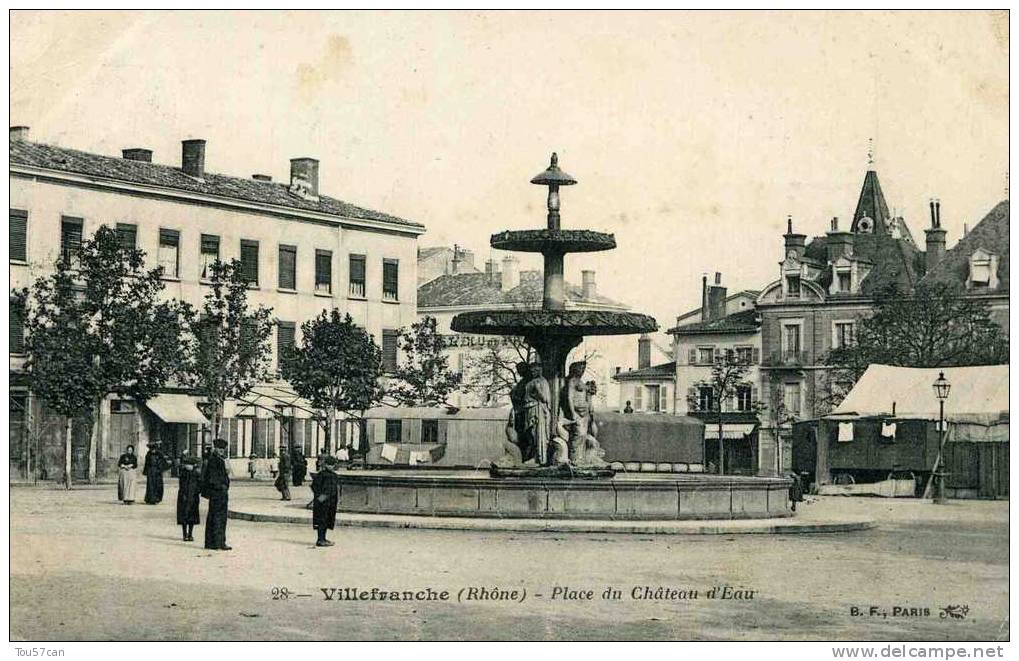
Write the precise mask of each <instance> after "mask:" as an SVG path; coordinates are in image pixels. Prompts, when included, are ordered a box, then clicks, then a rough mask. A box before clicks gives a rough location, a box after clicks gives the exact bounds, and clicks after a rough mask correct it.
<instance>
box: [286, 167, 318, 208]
mask: <svg viewBox="0 0 1019 661" xmlns="http://www.w3.org/2000/svg"><path fill="white" fill-rule="evenodd" d="M290 192H292V193H294V194H295V195H299V196H300V197H304V198H307V199H309V200H318V159H317V158H292V159H290Z"/></svg>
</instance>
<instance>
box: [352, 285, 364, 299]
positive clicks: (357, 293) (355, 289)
mask: <svg viewBox="0 0 1019 661" xmlns="http://www.w3.org/2000/svg"><path fill="white" fill-rule="evenodd" d="M350 295H351V296H353V297H355V298H364V283H363V282H351V283H350Z"/></svg>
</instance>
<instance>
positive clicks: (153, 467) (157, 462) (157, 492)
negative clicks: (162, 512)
mask: <svg viewBox="0 0 1019 661" xmlns="http://www.w3.org/2000/svg"><path fill="white" fill-rule="evenodd" d="M169 467H170V462H169V461H167V460H166V455H164V454H163V451H162V450H160V449H159V441H155V442H153V443H151V444H150V446H149V451H148V452H146V453H145V466H144V468H142V475H144V476H145V502H146V503H148V504H149V505H158V504H159V503H161V502H163V473H165V472H166V469H167V468H169Z"/></svg>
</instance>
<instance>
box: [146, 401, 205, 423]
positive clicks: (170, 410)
mask: <svg viewBox="0 0 1019 661" xmlns="http://www.w3.org/2000/svg"><path fill="white" fill-rule="evenodd" d="M195 401H196V400H195V398H194V397H191V396H189V395H170V394H163V395H156V396H155V397H153V398H151V399H149V400H148V401H146V402H145V405H146V406H148V407H149V410H150V411H152V412H153V413H155V414H156V415H157V416H159V419H160V420H162V421H163V422H187V423H191V424H196V425H207V424H209V421H208V419H207V418H206V417H205V416H204V415H202V412H201V411H199V410H198V407H197V406H195Z"/></svg>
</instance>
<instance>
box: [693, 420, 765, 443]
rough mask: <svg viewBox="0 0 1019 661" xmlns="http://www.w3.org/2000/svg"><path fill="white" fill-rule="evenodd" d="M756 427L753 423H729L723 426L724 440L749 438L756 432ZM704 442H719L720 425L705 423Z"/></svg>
mask: <svg viewBox="0 0 1019 661" xmlns="http://www.w3.org/2000/svg"><path fill="white" fill-rule="evenodd" d="M754 427H755V425H754V424H753V423H746V424H735V423H727V424H723V425H722V438H726V439H743V438H745V437H746V436H749V435H750V433H751V432H753V431H754ZM704 440H705V441H712V440H714V441H717V440H718V425H717V424H711V423H710V422H706V423H704Z"/></svg>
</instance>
